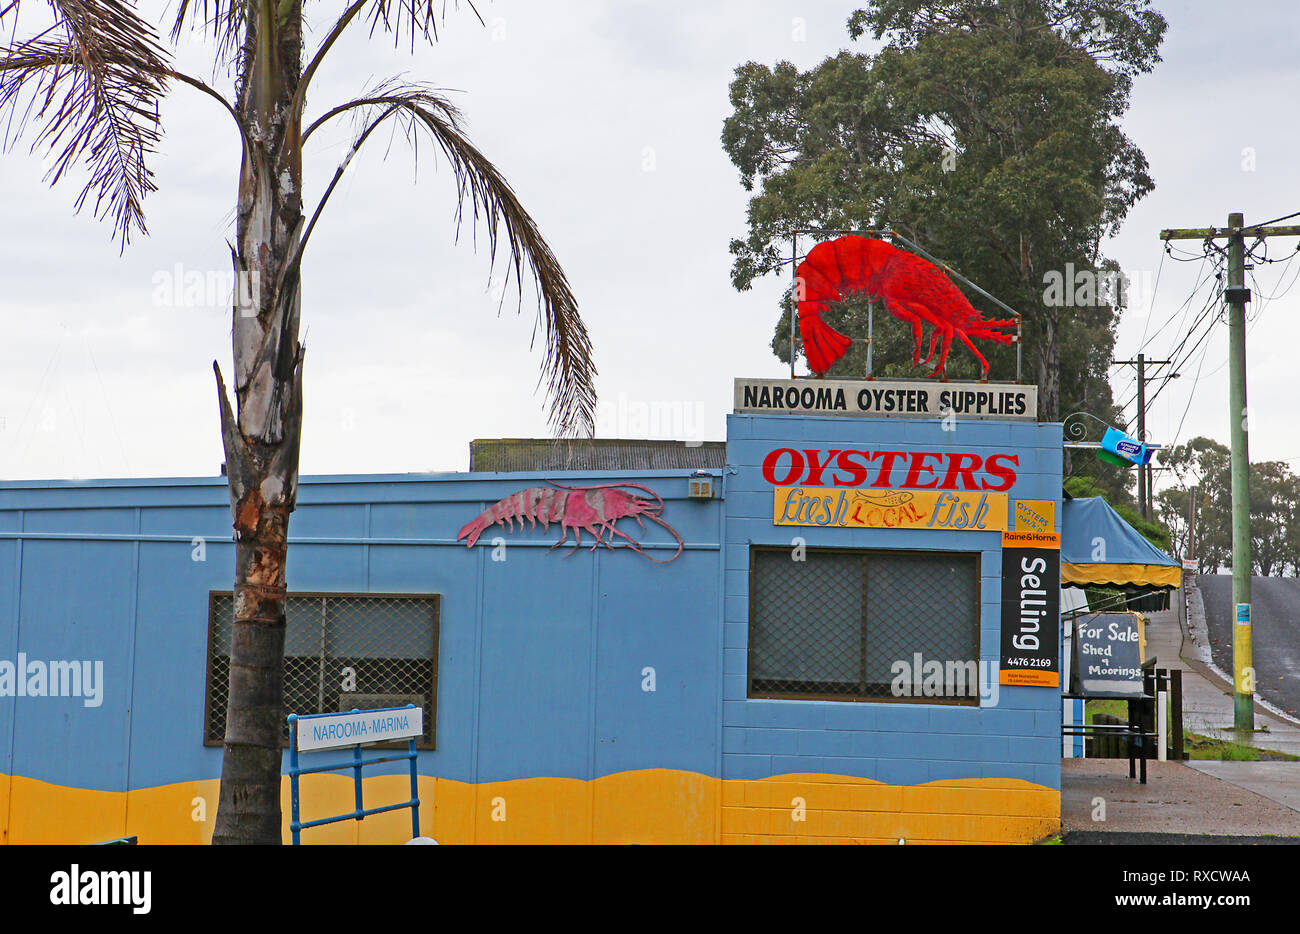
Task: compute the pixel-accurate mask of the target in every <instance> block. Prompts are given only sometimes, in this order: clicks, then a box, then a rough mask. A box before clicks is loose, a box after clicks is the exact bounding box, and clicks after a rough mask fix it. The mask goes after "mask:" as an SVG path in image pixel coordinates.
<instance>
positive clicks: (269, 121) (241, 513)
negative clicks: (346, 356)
mask: <svg viewBox="0 0 1300 934" xmlns="http://www.w3.org/2000/svg"><path fill="white" fill-rule="evenodd" d="M301 19H302V15H301V7H300V5H299V3H298V2H296V0H294V2H290V3H285V4H283V5H280V6H277V5H276V4H274V3H271V2H269V0H260V2H258V3H257V4H256V6H255V12H254V11H250V27H249V31H248V36H247V41H246V43H245V55H246V61H247V63H248V64H247V68H246V71H245V72H244V74H243V76H242V81H241V84H240V88H239V99H238V106H237V110H238V112H239V114H240V117H241V120H242V121H243V122H244V124H245V126H246V127H247V128H248V129H249V132H248V137H249V139H250V141H251V142H250V146H249V148H248V149H247V150H246V151H245V153H244V162H243V166H242V169H241V172H240V179H239V210H238V219H237V222H236V247H235V248H234V249H233V250H232V260H233V263H234V267H235V277H236V282H237V287H236V290H235V301H234V310H233V314H234V324H233V328H232V337H233V344H234V359H235V372H234V387H233V388H234V395H235V404H236V406H237V409H236V411H232V410H231V405H230V400H229V398H228V397H227V394H226V387H225V384H224V383H223V381H222V378H221V371H220V368H217V387H218V391H219V394H220V408H221V432H222V440H223V443H224V446H225V453H226V473H227V478H228V480H229V484H230V507H231V514H232V516H233V519H234V523H233V524H234V529H235V542H236V546H235V585H234V607H235V622H234V631H233V636H232V639H231V648H230V693H229V698H228V702H227V710H226V738H225V755H224V758H223V761H222V768H221V797H220V801H219V803H218V805H217V818H216V827H215V830H214V833H213V837H212V842H213V843H262V844H278V843H279V842H280V841H281V831H280V826H281V816H280V767H281V758H282V751H281V750H282V746H281V742H282V741H281V737H282V736H283V734H284V710H283V697H284V638H285V601H286V592H287V586H286V579H285V560H286V557H287V550H288V540H289V514H290V513H291V512H292V511H293V508H294V503H295V500H296V498H297V489H298V452H299V441H300V437H301V424H302V348H301V346H300V345H299V344H298V340H297V336H298V318H299V294H298V274H297V266H298V244H299V236H300V234H301V227H302V223H301V220H302V195H301V179H302V149H301V145H300V140H299V137H300V129H299V122H298V118H297V116H296V114H295V107H294V96H295V92H296V90H297V88H298V83H299V80H300V78H301V73H302V61H301V53H302V39H301Z"/></svg>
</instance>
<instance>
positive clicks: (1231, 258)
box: [1160, 213, 1300, 731]
mask: <svg viewBox="0 0 1300 934" xmlns="http://www.w3.org/2000/svg"><path fill="white" fill-rule="evenodd" d="M1245 224H1246V221H1245V216H1244V215H1242V214H1237V213H1233V214H1229V215H1228V226H1227V227H1226V228H1214V227H1209V228H1200V229H1192V230H1162V231H1160V239H1161V240H1164V241H1165V242H1168V241H1170V240H1201V241H1203V242H1212V241H1214V240H1220V239H1222V240H1226V241H1227V244H1228V285H1227V287H1226V288H1225V289H1224V290H1223V296H1224V298H1225V299H1227V302H1228V362H1229V364H1230V365H1229V372H1228V379H1229V388H1228V408H1229V413H1228V414H1229V427H1230V437H1231V440H1232V602H1233V604H1234V605H1235V606H1234V610H1235V612H1234V613H1233V626H1232V668H1233V698H1232V700H1233V725H1234V726H1235V727H1236V728H1237V729H1238V730H1252V731H1253V730H1254V728H1255V708H1254V698H1253V696H1252V695H1254V693H1255V669H1254V667H1253V661H1252V658H1251V616H1250V570H1251V557H1250V452H1249V446H1248V444H1247V441H1248V438H1247V428H1246V303H1247V302H1248V301H1250V289H1248V288H1246V238H1247V237H1254V238H1258V239H1260V240H1263V239H1264V238H1265V237H1296V236H1300V227H1296V226H1291V227H1268V226H1255V227H1247V226H1246V225H1245Z"/></svg>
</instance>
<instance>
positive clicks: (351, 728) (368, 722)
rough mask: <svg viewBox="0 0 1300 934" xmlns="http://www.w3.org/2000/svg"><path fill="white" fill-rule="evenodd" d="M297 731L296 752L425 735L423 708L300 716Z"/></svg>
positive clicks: (392, 740) (385, 741) (387, 741)
mask: <svg viewBox="0 0 1300 934" xmlns="http://www.w3.org/2000/svg"><path fill="white" fill-rule="evenodd" d="M296 732H297V749H298V751H299V752H311V751H312V750H315V749H337V748H338V747H340V746H356V745H358V744H359V743H389V742H396V741H398V740H404V739H413V738H418V737H420V736H423V735H424V709H423V708H421V707H398V708H390V709H386V710H353V711H350V712H348V713H327V714H319V715H308V716H302V717H299V718H298V719H297V722H296Z"/></svg>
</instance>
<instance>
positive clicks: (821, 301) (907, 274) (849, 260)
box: [795, 236, 1016, 379]
mask: <svg viewBox="0 0 1300 934" xmlns="http://www.w3.org/2000/svg"><path fill="white" fill-rule="evenodd" d="M795 282H796V285H797V288H798V291H797V292H796V295H797V297H798V299H799V333H800V334H801V335H802V336H803V347H804V356H805V357H806V358H807V359H808V365H809V367H811V368H812V371H813V372H814V373H816V374H817V375H818V376H821V375H822V374H824V373H825V372H826V371H827V370H829V369H830V368H831V364H833V363H834V362H835V361H836V360H838V359H840V357H842V356H844V354H845V353H846V352H847V351H848V349H849V347H850V346H851V345H852V343H853V342H852V341H851V340H850V339H849V338H847V337H845V336H844V335H843V334H841V333H840V332H839V331H837V330H835V329H834V328H833V327H831V326H830V325H829V324H827V323H826V321H825V320H824V319H823V315H824V314H825V313H826V310H827V307H828V306H829V305H830V304H831V303H832V302H838V301H842V300H843V299H844V298H845V297H846V296H848V295H852V294H854V293H859V292H860V293H864V294H866V295H868V296H869V297H871V298H879V299H882V300H883V301H884V304H885V309H886V310H887V311H888V312H889V313H890V314H891V315H893V316H894V317H895V318H898V319H899V320H901V321H903V322H904V323H905V324H910V325H911V326H912V338H913V344H914V346H913V349H912V366H918V365H920V361H921V342H922V340H923V337H924V330H923V328H924V326H925V325H926V324H929V325H931V327H932V328H933V330H932V331H931V332H930V355H929V356H928V357H926V358H925V363H927V364H928V363H929V362H930V360H931V359H933V358H934V349H935V345H936V343H938V340H939V338H940V337H942V339H943V348H942V350H940V352H939V362H938V363H937V364H936V365H935V368H934V370H933V371H932V372H931V373H930V376H932V377H941V376H943V375H944V366H945V364H946V363H947V362H948V350H949V348H950V347H951V346H952V339H953V337H954V336H955V337H957V338H958V339H959V340H961V342H962V343H963V344H965V345H966V346H967V347H969V348H970V350H971V353H973V354H975V356H976V357H977V358H978V359H979V362H980V365H981V366H982V367H983V369H982V371H981V373H980V378H981V379H984V378H986V377H987V376H988V372H989V362H988V360H986V359H985V358H984V355H983V354H982V353H980V352H979V349H978V348H977V347H976V346H975V345H974V344H973V343H971V338H973V337H975V338H980V339H981V340H990V341H995V342H996V343H999V344H1010V343H1011V341H1012V336H1011V335H1010V334H1004V333H1002V332H1003V331H1004V330H1005V329H1007V328H1013V327H1015V326H1016V320H1015V319H1014V318H1007V319H989V318H985V317H983V316H982V315H981V314H980V313H979V312H978V311H976V310H975V309H974V308H972V307H971V303H970V302H968V301H967V300H966V296H965V295H963V294H962V293H961V290H960V289H958V288H957V286H955V285H953V284H952V280H950V279H949V278H948V277H947V276H945V275H944V274H943V272H941V271H940V270H939V268H938V267H937V266H934V265H933V264H931V263H928V262H926V261H925V260H923V259H921V257H919V256H916V255H914V254H912V253H908V252H906V251H905V250H900V249H898V248H897V247H894V246H892V245H890V244H888V243H886V242H885V241H883V240H874V239H870V238H867V237H858V236H847V237H839V238H837V239H835V240H827V241H824V242H822V243H819V244H817V245H816V246H815V247H813V248H812V249H811V250H809V251H808V255H807V256H806V257H804V261H803V262H802V263H800V264H799V268H798V269H796V270H795Z"/></svg>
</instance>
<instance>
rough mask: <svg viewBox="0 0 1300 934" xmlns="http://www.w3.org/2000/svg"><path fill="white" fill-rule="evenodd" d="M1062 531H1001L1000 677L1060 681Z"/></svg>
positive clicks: (1038, 683)
mask: <svg viewBox="0 0 1300 934" xmlns="http://www.w3.org/2000/svg"><path fill="white" fill-rule="evenodd" d="M1060 644H1061V536H1060V535H1059V534H1058V533H1056V532H1003V533H1002V659H1001V669H1002V671H1001V674H1000V676H999V679H998V680H999V682H1000V683H1002V684H1017V685H1029V686H1032V687H1053V688H1059V687H1060V684H1061V659H1060Z"/></svg>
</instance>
